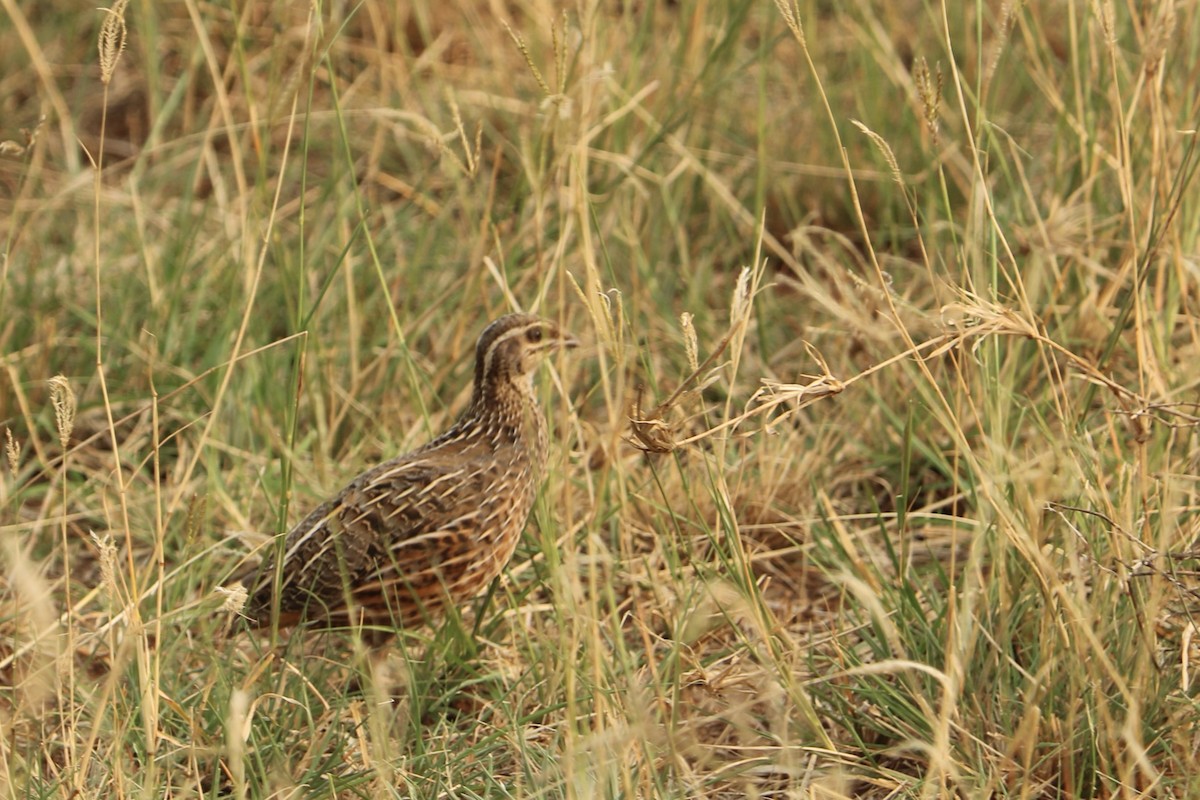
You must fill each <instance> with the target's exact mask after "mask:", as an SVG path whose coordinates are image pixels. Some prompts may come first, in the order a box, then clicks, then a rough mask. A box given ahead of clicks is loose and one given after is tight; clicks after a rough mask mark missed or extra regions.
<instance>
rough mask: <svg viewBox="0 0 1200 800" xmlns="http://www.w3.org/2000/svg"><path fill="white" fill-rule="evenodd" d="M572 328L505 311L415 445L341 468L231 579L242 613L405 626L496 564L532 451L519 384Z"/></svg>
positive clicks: (495, 571)
mask: <svg viewBox="0 0 1200 800" xmlns="http://www.w3.org/2000/svg"><path fill="white" fill-rule="evenodd" d="M577 344H578V342H577V340H576V339H575V338H574V337H572V336H571V335H570V334H568V333H566V332H564V331H563V330H562V329H560V328H559V326H558V325H556V324H555V323H554V322H551V321H549V320H546V319H542V318H540V317H537V316H534V315H531V314H508V315H506V316H503V317H500V318H499V319H497V320H496V321H495V322H493V323H491V324H490V325H488V326H487V328H485V329H484V331H483V333H482V334H481V335H480V337H479V341H478V342H477V344H476V346H475V380H474V386H473V390H472V394H471V401H470V404H469V405H468V406H467V408H466V410H465V411H464V412H463V413H462V416H460V417H459V418H458V420H457V422H455V423H454V425H453V426H451V427H450V429H449V430H447V431H446V432H445V433H443V434H442V435H441V436H438V437H437V438H436V439H434V440H432V441H431V442H429V443H428V444H426V445H425V446H424V447H421V448H420V449H417V450H414V451H412V452H411V453H405V454H404V455H401V456H397V457H396V458H393V459H391V460H390V461H387V462H384V463H382V464H380V465H378V466H376V467H373V468H371V469H369V470H367V471H366V472H364V473H362V474H361V475H359V476H358V477H356V478H354V479H353V480H352V481H350V483H349V484H347V485H346V487H345V488H343V489H342V490H341V491H340V492H338V493H337V494H336V495H335V496H334V497H332V498H331V499H330V500H328V501H326V502H324V503H322V504H321V505H320V506H318V507H317V508H316V509H315V510H313V511H312V512H311V513H310V514H309V515H308V516H306V517H305V518H304V519H303V520H302V521H301V522H300V523H299V524H298V525H296V526H295V527H294V528H292V529H291V531H289V532H288V534H287V537H286V539H285V540H284V543H283V547H282V551H281V552H278V553H277V554H275V555H278V558H276V557H275V555H272V556H268V558H267V559H265V561H264V564H263V566H262V567H261V568H260V569H259V570H258V571H257V573H256V574H255V575H252V576H250V577H249V578H247V579H246V581H245V587H246V590H247V595H248V600H247V604H246V608H245V613H246V616H247V617H248V618H249V619H250V621H251V622H252V623H253V624H255V625H256V626H260V627H261V626H265V625H269V624H271V616H272V614H273V613H274V609H275V608H276V607H277V608H278V614H279V624H281V625H283V624H296V623H306V622H316V621H325V622H329V623H342V624H354V623H360V622H362V623H370V624H382V625H390V626H396V627H409V626H413V625H416V624H420V623H422V622H428V621H431V620H434V619H436V618H437V617H438V616H440V614H441V613H442V612H444V611H445V610H446V609H447V608H448V607H455V606H461V605H462V604H464V603H465V602H466V601H468V600H470V599H471V598H472V597H474V596H475V595H476V594H478V593H479V592H480V590H481V589H482V588H484V587H486V586H487V585H488V584H489V583H491V581H492V580H493V579H494V578H495V577H496V576H497V575H499V574H500V572H501V571H502V570H503V569H504V567H505V565H506V564H507V563H508V561H509V559H510V558H511V557H512V554H513V550H514V548H515V547H516V543H517V539H518V538H519V537H520V534H521V530H522V529H523V528H524V526H525V521H526V519H527V518H528V516H529V511H530V509H531V508H532V506H533V501H534V496H535V493H536V490H537V487H538V484H539V482H540V480H541V475H542V471H543V469H544V467H545V463H546V449H547V435H546V422H545V419H544V418H543V416H542V412H541V409H540V408H539V407H538V404H537V401H536V399H535V397H534V392H533V372H534V370H535V369H536V368H537V365H538V363H539V362H540V361H541V357H542V356H543V355H545V354H546V353H548V352H550V351H553V350H556V349H558V348H563V347H575V346H576V345H577Z"/></svg>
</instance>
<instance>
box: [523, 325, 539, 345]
mask: <svg viewBox="0 0 1200 800" xmlns="http://www.w3.org/2000/svg"><path fill="white" fill-rule="evenodd" d="M525 338H526V339H528V340H529V341H531V342H540V341H541V340H542V329H541V328H530V329H529V332H528V333H526V334H525Z"/></svg>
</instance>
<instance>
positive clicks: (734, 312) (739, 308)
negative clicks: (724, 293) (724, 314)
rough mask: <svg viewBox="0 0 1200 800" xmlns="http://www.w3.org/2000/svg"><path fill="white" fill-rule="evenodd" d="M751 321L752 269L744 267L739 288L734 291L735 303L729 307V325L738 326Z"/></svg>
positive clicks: (739, 278) (736, 287)
mask: <svg viewBox="0 0 1200 800" xmlns="http://www.w3.org/2000/svg"><path fill="white" fill-rule="evenodd" d="M749 320H750V268H749V267H742V272H741V274H740V275H738V279H737V286H735V287H734V290H733V303H731V304H730V307H729V324H730V325H731V326H736V325H737V324H738V323H740V322H743V321H746V322H748V321H749Z"/></svg>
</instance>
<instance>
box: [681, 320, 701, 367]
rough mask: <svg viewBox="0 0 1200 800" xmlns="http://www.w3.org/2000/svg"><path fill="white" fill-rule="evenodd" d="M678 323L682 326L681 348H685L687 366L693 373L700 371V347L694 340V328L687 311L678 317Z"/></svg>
mask: <svg viewBox="0 0 1200 800" xmlns="http://www.w3.org/2000/svg"><path fill="white" fill-rule="evenodd" d="M679 322H680V324H681V325H683V346H684V347H685V348H687V359H688V366H689V367H691V368H692V372H695V371H696V370H698V369H700V357H699V353H700V345H699V343H698V342H697V340H696V326H695V325H693V324H692V315H691V314H690V313H689V312H687V311H685V312H683V313H682V314H680V315H679Z"/></svg>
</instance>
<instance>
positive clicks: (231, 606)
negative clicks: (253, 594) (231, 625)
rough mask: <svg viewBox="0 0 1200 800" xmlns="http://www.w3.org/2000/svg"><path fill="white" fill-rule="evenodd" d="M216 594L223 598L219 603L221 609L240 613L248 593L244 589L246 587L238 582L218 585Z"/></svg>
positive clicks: (244, 605)
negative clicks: (231, 584)
mask: <svg viewBox="0 0 1200 800" xmlns="http://www.w3.org/2000/svg"><path fill="white" fill-rule="evenodd" d="M217 594H219V595H221V596H222V597H224V598H225V600H224V602H222V603H221V610H222V611H228V612H231V613H233V614H240V613H242V609H243V608H245V607H246V600H247V599H248V598H249V596H250V593H249V592H247V591H246V587H245V586H243V585H242V584H240V583H237V584H234V585H233V586H218V587H217Z"/></svg>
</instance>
